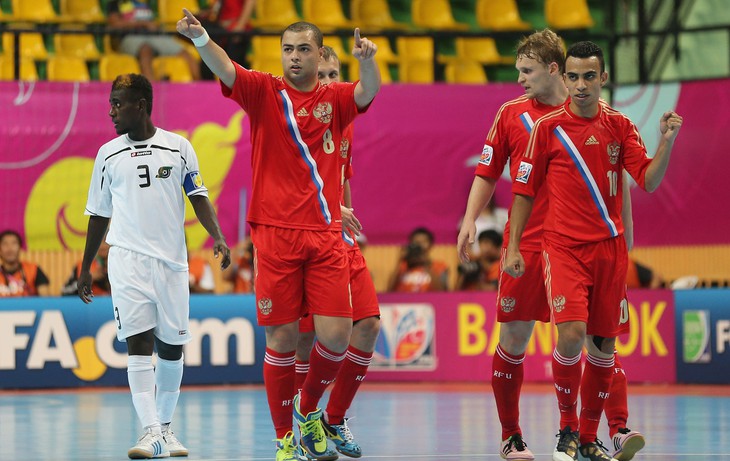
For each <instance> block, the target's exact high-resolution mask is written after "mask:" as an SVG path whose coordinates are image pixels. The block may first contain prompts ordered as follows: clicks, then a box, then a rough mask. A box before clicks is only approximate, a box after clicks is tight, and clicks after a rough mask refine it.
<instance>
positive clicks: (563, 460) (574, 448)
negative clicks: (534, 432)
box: [553, 426, 579, 461]
mask: <svg viewBox="0 0 730 461" xmlns="http://www.w3.org/2000/svg"><path fill="white" fill-rule="evenodd" d="M556 437H557V438H558V444H557V445H556V446H555V451H553V461H576V460H577V459H578V442H579V440H578V432H577V431H574V430H572V429H571V428H570V426H565V427H564V428H563V429H562V430H561V431H560V432H558V433H557V434H556Z"/></svg>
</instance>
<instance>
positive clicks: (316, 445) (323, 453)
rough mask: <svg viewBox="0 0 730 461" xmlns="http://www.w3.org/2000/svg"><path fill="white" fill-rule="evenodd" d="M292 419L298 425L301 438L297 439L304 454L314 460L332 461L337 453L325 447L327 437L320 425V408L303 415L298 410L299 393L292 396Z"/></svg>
mask: <svg viewBox="0 0 730 461" xmlns="http://www.w3.org/2000/svg"><path fill="white" fill-rule="evenodd" d="M294 419H296V420H297V424H298V425H299V432H300V433H301V440H300V441H299V443H300V445H301V447H302V449H303V450H304V455H305V456H306V457H307V458H309V459H311V460H314V461H334V460H335V459H337V458H338V456H337V453H336V452H335V451H333V450H330V449H328V448H327V437H325V435H324V428H323V427H322V409H321V408H317V409H316V410H315V411H313V412H311V413H308V414H307V415H306V416H304V415H303V414H302V413H301V411H300V410H299V394H297V395H295V396H294Z"/></svg>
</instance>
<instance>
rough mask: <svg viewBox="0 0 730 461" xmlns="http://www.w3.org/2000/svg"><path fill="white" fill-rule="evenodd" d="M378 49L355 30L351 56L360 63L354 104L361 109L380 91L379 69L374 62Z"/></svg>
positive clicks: (358, 30)
mask: <svg viewBox="0 0 730 461" xmlns="http://www.w3.org/2000/svg"><path fill="white" fill-rule="evenodd" d="M377 51H378V47H377V46H376V45H375V43H373V42H371V41H370V40H368V39H367V38H364V37H360V29H359V28H355V44H354V46H353V47H352V55H353V56H354V57H355V58H356V59H357V60H358V61H360V81H359V82H358V83H357V86H355V104H356V105H357V107H358V108H360V109H363V108H365V107H367V106H368V104H370V103H371V102H373V99H374V98H375V95H376V94H378V91H380V69H379V68H378V65H377V63H376V62H375V53H376V52H377Z"/></svg>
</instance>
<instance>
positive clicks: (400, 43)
mask: <svg viewBox="0 0 730 461" xmlns="http://www.w3.org/2000/svg"><path fill="white" fill-rule="evenodd" d="M396 46H397V48H398V57H399V60H400V61H403V60H406V61H413V60H424V61H433V53H434V49H433V47H434V42H433V38H431V37H398V38H396ZM375 56H377V54H376V55H375Z"/></svg>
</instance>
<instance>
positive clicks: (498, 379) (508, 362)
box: [492, 344, 525, 440]
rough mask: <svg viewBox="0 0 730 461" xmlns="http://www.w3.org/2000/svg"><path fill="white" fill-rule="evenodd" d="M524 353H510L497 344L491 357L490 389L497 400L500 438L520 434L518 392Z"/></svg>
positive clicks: (520, 385)
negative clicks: (500, 427)
mask: <svg viewBox="0 0 730 461" xmlns="http://www.w3.org/2000/svg"><path fill="white" fill-rule="evenodd" d="M524 360H525V354H522V355H510V354H508V353H507V352H505V351H504V349H502V346H500V345H499V344H498V345H497V350H496V351H494V358H492V390H493V392H494V400H495V401H496V402H497V414H498V415H499V421H500V422H501V423H502V440H507V439H508V438H509V437H510V436H512V435H515V434H522V430H521V429H520V392H521V391H522V380H523V377H524V375H525V373H524V367H523V366H522V362H523V361H524Z"/></svg>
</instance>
